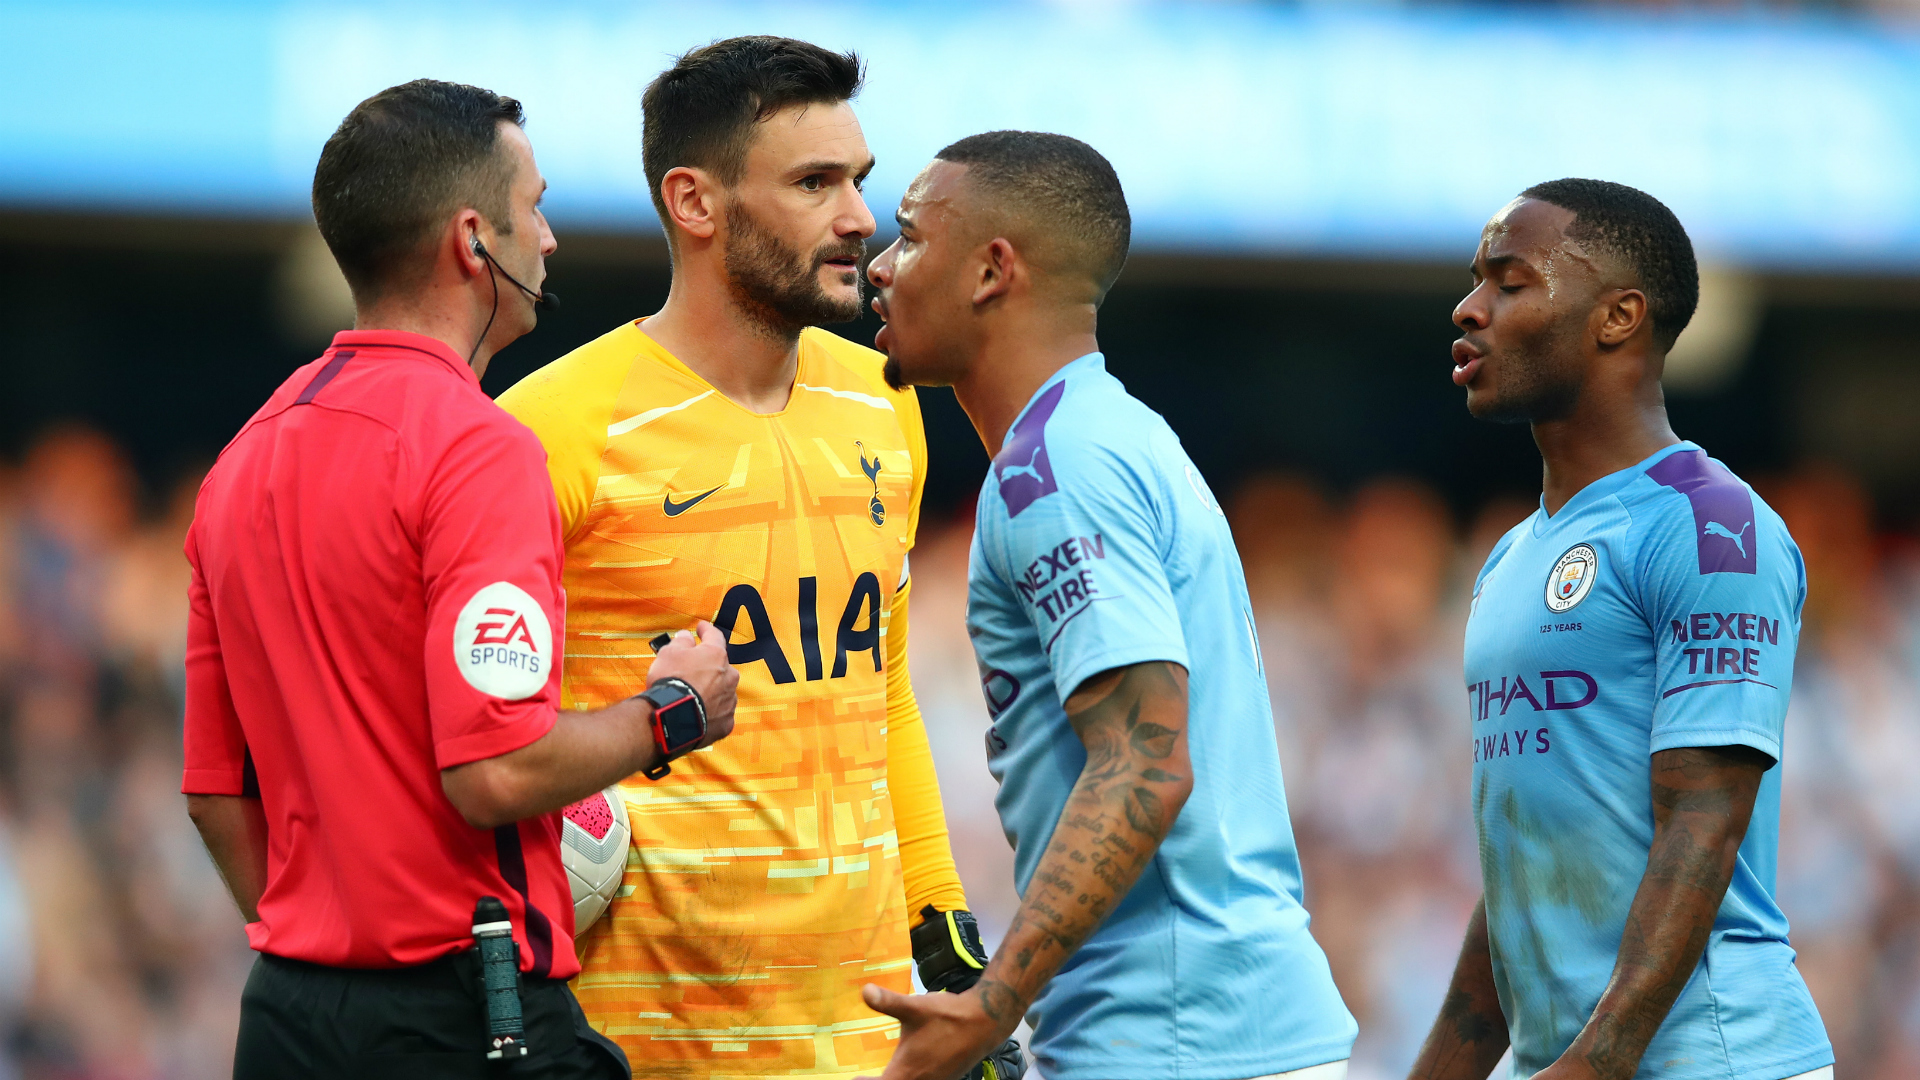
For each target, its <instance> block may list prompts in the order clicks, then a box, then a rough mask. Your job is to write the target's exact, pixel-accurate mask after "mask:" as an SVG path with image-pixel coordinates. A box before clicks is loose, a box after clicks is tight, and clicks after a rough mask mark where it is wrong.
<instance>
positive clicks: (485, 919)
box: [473, 896, 527, 1059]
mask: <svg viewBox="0 0 1920 1080" xmlns="http://www.w3.org/2000/svg"><path fill="white" fill-rule="evenodd" d="M473 939H474V941H475V942H476V943H477V944H478V945H479V947H480V982H481V985H482V986H483V987H485V989H486V996H487V1057H489V1058H493V1059H504V1058H517V1057H526V1056H527V1028H526V1024H525V1022H524V1021H523V1019H522V1018H521V1015H520V946H519V945H518V944H517V943H516V942H515V941H514V940H513V920H512V919H511V918H510V917H508V915H507V908H506V905H505V904H502V903H501V902H500V900H499V898H498V897H493V896H483V897H481V898H480V902H479V903H477V904H475V905H473Z"/></svg>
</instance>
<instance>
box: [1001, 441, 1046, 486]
mask: <svg viewBox="0 0 1920 1080" xmlns="http://www.w3.org/2000/svg"><path fill="white" fill-rule="evenodd" d="M1045 450H1046V447H1045V446H1036V447H1034V448H1033V456H1032V457H1030V458H1028V459H1027V463H1026V464H1025V465H1005V466H1002V467H1001V469H1000V482H1001V483H1003V484H1004V483H1006V482H1007V479H1008V478H1009V477H1012V476H1017V475H1019V474H1021V473H1025V474H1026V475H1028V476H1031V477H1033V482H1034V483H1036V484H1044V483H1046V482H1047V481H1046V479H1045V478H1044V477H1042V476H1041V475H1040V470H1039V469H1037V468H1035V467H1034V466H1035V463H1036V462H1038V461H1039V460H1040V455H1041V453H1043V452H1044V451H1045Z"/></svg>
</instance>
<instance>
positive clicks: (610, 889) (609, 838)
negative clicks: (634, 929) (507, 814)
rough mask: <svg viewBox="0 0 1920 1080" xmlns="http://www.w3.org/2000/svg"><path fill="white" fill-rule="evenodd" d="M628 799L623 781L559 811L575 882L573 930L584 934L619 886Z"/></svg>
mask: <svg viewBox="0 0 1920 1080" xmlns="http://www.w3.org/2000/svg"><path fill="white" fill-rule="evenodd" d="M632 838H633V830H632V829H631V828H630V827H629V826H628V825H627V800H625V799H623V798H621V797H620V789H619V787H617V786H615V787H610V788H608V789H607V790H605V791H602V792H600V793H598V794H595V795H589V796H587V797H586V798H584V799H581V800H580V801H579V802H577V803H574V804H573V805H572V806H569V807H567V808H566V809H565V810H562V811H561V812H560V862H561V863H562V864H563V865H564V866H566V868H567V884H569V885H571V886H573V936H574V937H576V938H578V937H581V936H584V935H585V934H586V932H587V928H588V927H591V926H592V925H593V924H594V922H595V921H596V920H598V919H599V918H600V916H601V915H603V914H605V913H606V910H607V905H609V904H611V903H613V897H614V894H615V893H618V892H619V891H620V879H621V877H623V876H624V875H625V873H626V870H627V841H629V840H631V839H632Z"/></svg>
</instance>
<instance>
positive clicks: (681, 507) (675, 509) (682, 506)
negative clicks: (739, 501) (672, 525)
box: [660, 484, 727, 517]
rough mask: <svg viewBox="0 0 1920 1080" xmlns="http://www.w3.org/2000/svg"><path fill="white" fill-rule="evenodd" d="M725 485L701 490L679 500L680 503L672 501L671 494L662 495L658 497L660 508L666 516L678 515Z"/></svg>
mask: <svg viewBox="0 0 1920 1080" xmlns="http://www.w3.org/2000/svg"><path fill="white" fill-rule="evenodd" d="M726 486H727V485H725V484H721V485H720V487H717V488H714V489H713V491H703V492H701V493H700V494H698V495H695V496H694V497H693V498H691V499H688V500H687V501H686V502H680V503H677V502H674V501H673V496H672V495H663V496H661V498H660V509H661V510H663V511H665V512H666V515H667V516H668V517H679V516H680V515H681V514H684V513H686V512H687V511H689V510H691V509H693V508H694V507H695V506H698V505H699V504H700V501H701V500H702V499H705V498H706V497H707V496H709V495H711V494H713V492H714V491H719V490H720V488H723V487H726Z"/></svg>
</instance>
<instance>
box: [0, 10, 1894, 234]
mask: <svg viewBox="0 0 1920 1080" xmlns="http://www.w3.org/2000/svg"><path fill="white" fill-rule="evenodd" d="M741 33H775V34H789V35H793V36H798V37H805V38H807V39H809V40H811V41H815V42H818V43H820V44H822V45H827V46H831V47H835V48H851V49H857V50H859V51H860V52H861V54H862V55H863V56H864V57H865V58H866V60H867V63H868V71H869V78H868V83H867V88H866V90H865V92H864V93H863V94H862V95H861V98H860V100H859V102H858V108H859V112H860V116H861V120H862V122H863V124H864V125H865V129H866V132H867V137H868V139H869V141H870V143H871V145H872V146H873V148H874V151H875V153H876V154H877V155H878V157H879V162H880V164H879V168H878V170H877V171H876V173H875V175H874V177H873V179H872V182H871V185H870V187H869V192H870V195H871V198H872V202H873V204H874V206H875V207H876V209H877V212H878V215H879V216H880V218H881V219H882V220H883V221H884V220H885V219H886V218H887V217H888V216H889V213H888V211H889V210H890V208H891V206H892V205H893V202H894V201H895V200H896V199H897V198H898V197H899V193H900V191H901V190H902V189H903V188H904V187H905V186H906V184H907V182H908V180H910V179H911V177H912V175H913V173H914V171H916V170H917V169H918V168H919V167H920V166H921V165H922V164H924V163H925V162H926V160H927V159H928V158H929V157H930V156H931V155H932V154H933V152H934V151H936V150H938V149H939V148H940V147H941V146H943V145H944V144H946V143H947V142H949V141H951V140H953V139H955V138H958V137H960V136H963V135H967V134H971V133H973V132H977V131H985V130H991V129H994V128H1008V127H1013V128H1030V129H1045V130H1052V131H1060V132H1065V133H1067V134H1071V135H1075V136H1078V137H1080V138H1083V139H1086V140H1087V141H1088V142H1091V143H1092V144H1093V145H1094V146H1096V147H1098V148H1099V149H1100V150H1102V151H1103V152H1105V153H1106V154H1107V155H1108V156H1109V157H1110V158H1112V159H1113V162H1114V164H1115V165H1116V166H1117V167H1118V169H1119V171H1120V175H1121V178H1122V179H1123V180H1124V182H1125V183H1126V186H1127V193H1128V196H1129V199H1130V201H1131V203H1132V205H1133V209H1134V215H1135V225H1136V244H1137V246H1138V247H1140V248H1147V249H1156V250H1171V251H1182V250H1185V251H1205V250H1211V251H1217V250H1235V251H1245V252H1250V253H1268V254H1284V255H1347V256H1359V257H1372V256H1379V257H1409V258H1459V259H1462V260H1464V258H1465V253H1466V252H1467V251H1468V250H1469V249H1470V246H1471V243H1472V241H1473V238H1474V237H1475V236H1476V235H1477V233H1478V229H1479V226H1480V225H1481V223H1482V222H1484V221H1485V220H1486V218H1487V217H1488V216H1489V215H1490V214H1491V213H1492V212H1493V210H1495V209H1496V208H1497V207H1499V206H1500V205H1501V204H1502V203H1504V202H1505V201H1506V200H1507V199H1508V198H1510V197H1511V196H1512V195H1513V193H1514V192H1516V191H1517V190H1519V189H1520V188H1522V187H1524V186H1526V185H1527V184H1529V183H1532V182H1535V181H1538V180H1544V179H1551V178H1554V177H1559V176H1567V175H1580V176H1597V177H1603V178H1607V179H1613V180H1620V181H1623V182H1626V183H1630V184H1634V185H1636V186H1639V187H1643V188H1646V189H1647V190H1649V191H1651V192H1653V193H1654V194H1656V195H1658V196H1659V197H1660V198H1662V199H1663V200H1665V201H1667V202H1668V204H1669V205H1671V206H1673V207H1674V209H1675V210H1676V211H1678V212H1679V214H1680V216H1681V218H1682V219H1683V220H1684V221H1686V223H1687V225H1688V227H1689V229H1690V230H1691V231H1692V232H1693V234H1694V236H1695V238H1696V242H1697V243H1698V245H1699V246H1700V248H1701V249H1702V252H1703V254H1705V255H1706V256H1707V257H1708V258H1711V259H1716V260H1719V261H1722V262H1735V263H1743V264H1747V265H1752V266H1759V267H1809V268H1825V269H1836V270H1908V271H1911V270H1916V269H1920V33H1917V32H1916V29H1915V28H1914V27H1912V26H1905V27H1903V26H1900V25H1897V24H1885V23H1876V22H1869V21H1864V20H1855V19H1843V18H1839V17H1828V16H1817V17H1816V16H1806V15H1796V16H1782V15H1767V14H1753V13H1748V14H1722V15H1713V16H1708V15H1699V14H1695V15H1671V14H1658V13H1650V12H1647V11H1612V12H1608V11H1594V10H1586V11H1570V10H1560V11H1545V10H1540V9H1532V10H1522V9H1511V8H1509V9H1487V8H1480V9H1431V8H1421V9H1417V10H1405V9H1402V10H1391V9H1385V10H1383V9H1376V8H1364V7H1363V8H1360V9H1358V10H1338V11H1335V10H1328V9H1327V8H1325V7H1321V6H1309V7H1305V8H1298V7H1287V8H1281V7H1277V6H1272V7H1270V6H1266V5H1254V4H1156V3H1147V2H1139V3H1113V4H1101V3H1094V2H1064V0H1063V2H1058V3H1053V4H1033V3H1021V4H997V3H985V4H970V5H950V4H938V3H917V4H916V3H885V4H881V3H839V2H834V0H813V2H809V3H806V4H795V3H778V4H772V3H767V4H758V3H729V2H726V0H702V2H701V3H697V4H686V3H663V4H633V3H611V2H585V0H575V2H571V3H568V2H555V3H547V4H525V3H519V4H514V5H511V6H509V5H504V4H491V3H436V4H416V3H409V2H405V0H391V2H386V3H379V4H365V3H352V2H330V3H279V4H275V3H240V2H227V3H218V2H201V3H170V2H167V0H153V2H147V3H139V4H135V3H122V4H105V3H94V2H86V0H76V2H68V3H52V2H42V3H19V2H14V0H0V41H5V42H6V44H7V46H8V48H7V50H6V53H7V58H6V60H7V62H6V63H5V64H4V65H0V100H4V101H6V102H7V105H6V107H5V108H4V109H0V207H7V208H13V209H15V210H18V209H24V208H60V209H82V210H116V211H132V212H141V213H151V212H157V213H178V214H196V215H204V214H221V215H240V216H256V217H257V216H265V217H295V216H299V215H303V214H305V213H306V205H307V187H308V183H309V181H310V179H311V177H312V169H313V162H314V158H315V156H316V155H317V153H318V150H319V147H320V144H321V143H322V142H323V141H324V140H325V138H326V136H327V134H328V133H329V132H330V131H331V130H332V128H333V126H334V125H335V124H337V123H338V122H339V120H340V117H341V116H342V115H343V114H344V113H345V112H346V111H347V110H348V109H349V108H351V107H352V105H353V104H354V103H355V102H356V101H358V100H359V99H361V98H363V97H365V96H366V95H367V94H369V93H372V92H373V91H375V90H378V89H380V88H381V87H383V86H387V85H390V84H392V83H396V82H401V81H404V80H407V79H411V78H416V77H420V76H432V77H435V78H444V79H455V80H459V81H463V82H473V83H478V84H480V85H483V86H487V87H490V88H492V89H496V90H499V91H501V92H502V93H507V94H512V95H513V96H515V97H518V98H520V99H521V100H523V101H524V102H525V103H526V105H527V111H528V114H529V117H530V120H529V123H528V131H529V133H530V134H531V135H532V136H533V139H534V145H535V150H536V152H537V154H538V155H539V157H540V161H541V165H542V167H543V169H545V171H546V172H547V175H548V178H549V180H550V181H551V183H552V193H551V196H550V199H549V206H550V216H551V218H552V219H553V221H554V224H555V227H556V228H558V229H560V230H562V231H567V230H604V231H627V230H641V229H654V228H657V227H658V226H657V225H656V223H655V222H654V219H653V212H652V209H651V207H650V205H649V203H648V200H647V197H646V190H645V182H644V179H643V178H642V175H641V170H640V138H639V134H640V104H639V96H640V90H641V88H642V87H643V86H644V85H645V84H646V82H647V81H648V80H649V79H650V78H652V77H653V75H654V74H655V73H656V72H658V71H659V70H661V69H662V68H663V67H665V66H666V65H667V64H668V63H669V62H670V60H671V58H672V56H673V55H674V54H676V53H679V52H681V51H684V50H686V49H688V48H690V47H693V46H696V45H700V44H703V43H705V42H707V41H711V40H713V39H715V38H720V37H726V36H730V35H733V34H741Z"/></svg>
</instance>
